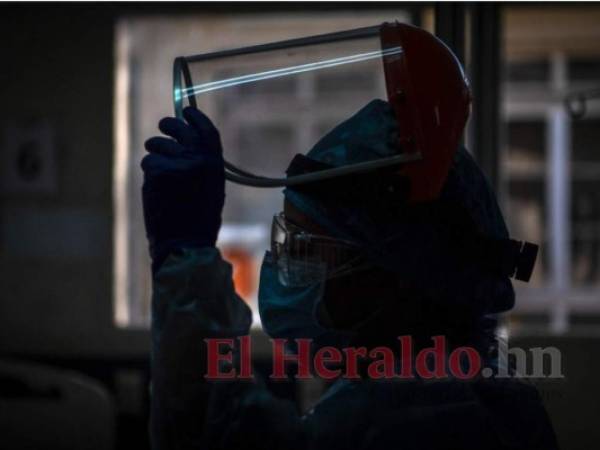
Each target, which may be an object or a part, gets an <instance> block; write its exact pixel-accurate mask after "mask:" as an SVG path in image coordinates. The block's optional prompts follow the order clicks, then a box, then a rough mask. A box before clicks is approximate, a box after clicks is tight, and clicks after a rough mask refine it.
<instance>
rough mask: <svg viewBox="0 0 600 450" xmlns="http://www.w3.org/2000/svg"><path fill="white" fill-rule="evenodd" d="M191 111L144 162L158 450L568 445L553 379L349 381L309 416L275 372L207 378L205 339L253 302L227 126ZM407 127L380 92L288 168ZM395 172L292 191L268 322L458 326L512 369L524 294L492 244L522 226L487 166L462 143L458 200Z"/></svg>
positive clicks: (316, 338) (363, 337)
mask: <svg viewBox="0 0 600 450" xmlns="http://www.w3.org/2000/svg"><path fill="white" fill-rule="evenodd" d="M184 117H185V122H184V121H180V120H177V119H174V118H165V119H162V120H161V121H160V123H159V129H160V130H161V131H162V132H163V133H164V134H166V135H167V136H169V137H170V138H167V137H154V138H151V139H150V140H148V141H147V142H146V149H147V150H148V152H149V154H148V155H147V156H146V157H145V158H144V159H143V161H142V168H143V170H144V185H143V205H144V212H145V221H146V229H147V235H148V239H149V242H150V254H151V257H152V263H153V298H152V336H153V348H152V408H151V427H150V428H151V436H152V443H153V448H155V449H162V450H164V449H196V448H198V449H200V448H202V449H208V448H210V449H233V448H235V449H254V448H256V449H264V450H266V449H328V450H333V449H381V448H398V449H437V448H439V449H469V448H473V449H482V448H486V449H512V448H524V449H525V448H526V449H545V450H548V449H553V448H557V444H556V441H555V438H554V434H553V430H552V427H551V425H550V423H549V421H548V418H547V415H546V413H545V411H544V408H543V406H542V403H541V400H540V397H539V395H538V393H537V391H536V389H535V388H534V387H532V386H531V385H529V384H526V383H524V382H522V381H518V380H516V379H513V378H509V379H502V380H499V379H491V378H490V379H486V378H483V377H476V378H475V379H473V380H470V381H468V382H465V381H461V380H457V379H454V378H453V377H451V376H450V377H446V378H442V379H436V380H424V379H422V378H420V377H418V376H416V377H414V378H411V379H408V380H405V379H402V380H394V379H389V380H372V379H369V378H368V377H362V378H360V379H345V378H340V379H338V380H337V381H335V382H334V383H333V384H332V385H331V386H330V387H329V388H328V390H327V392H326V393H325V395H324V396H323V397H322V398H321V399H320V401H319V402H318V403H317V404H316V406H315V407H314V408H313V409H312V410H311V411H310V412H308V413H307V414H306V415H303V416H301V415H299V414H298V412H297V410H296V407H295V405H294V404H293V403H292V402H291V401H288V400H283V399H279V398H276V397H274V396H273V395H272V394H271V393H270V392H269V391H268V389H267V388H266V387H265V385H264V384H263V383H262V382H261V380H259V379H256V380H254V381H253V382H248V381H247V380H246V381H244V380H219V381H209V380H207V379H206V378H205V377H204V374H205V373H206V370H207V368H206V359H207V354H206V353H207V349H206V345H205V341H204V340H205V339H207V338H213V337H219V338H224V337H236V336H242V335H246V334H248V332H249V327H250V323H251V313H250V310H249V308H248V307H247V306H246V304H245V303H244V302H243V301H242V300H241V299H240V298H239V297H238V295H237V294H236V292H235V289H234V286H233V283H232V273H231V267H230V265H229V264H228V263H227V262H225V261H224V260H223V259H222V258H221V255H220V253H219V251H218V249H217V248H215V242H216V238H217V234H218V230H219V226H220V223H221V210H222V207H223V203H224V198H225V196H224V177H223V158H222V149H221V144H220V138H219V132H218V131H217V129H216V128H215V127H214V125H213V124H212V123H211V121H210V120H209V119H208V118H207V117H206V116H205V115H204V114H203V113H201V112H200V111H198V110H197V109H195V108H191V107H189V108H187V109H185V110H184ZM396 127H397V125H396V121H395V120H394V114H393V111H392V109H391V107H390V105H389V104H388V103H386V102H384V101H381V100H375V101H372V102H371V103H369V104H368V105H367V106H365V107H364V108H363V109H362V110H360V111H359V112H358V113H356V114H355V115H354V116H353V117H351V118H350V119H348V120H347V121H345V122H343V123H342V124H340V125H339V126H338V127H336V128H335V129H333V130H332V131H331V132H330V133H329V134H327V135H326V136H325V137H324V138H322V139H321V140H320V141H319V142H318V143H317V144H316V145H315V146H314V147H313V148H312V149H311V150H310V151H309V152H308V153H307V155H306V156H304V155H300V156H297V157H296V158H295V159H294V161H292V164H291V165H290V168H289V169H288V174H292V173H298V172H306V171H310V170H319V169H320V168H323V167H332V166H334V167H335V166H339V165H343V164H349V163H351V162H354V161H366V160H369V159H373V158H378V157H381V156H385V155H389V154H390V153H393V152H397V151H398V149H397V147H396V146H394V145H393V142H394V135H395V134H396V133H397V130H396ZM381 179H385V176H384V175H382V174H381V173H377V174H375V175H370V176H369V175H365V177H364V179H359V178H357V177H352V179H350V180H346V182H344V181H343V180H335V181H330V182H327V183H326V184H325V185H318V186H312V187H311V186H304V187H302V186H298V187H294V188H287V189H286V190H285V192H284V195H285V203H284V211H283V213H281V214H277V215H276V216H275V217H274V220H273V236H272V246H271V251H269V252H267V254H266V255H265V258H264V261H263V265H262V268H261V277H260V287H259V310H260V314H261V319H262V323H263V327H264V329H265V331H266V332H267V334H269V335H270V336H271V337H274V338H289V339H295V338H311V339H313V345H314V346H315V347H316V348H318V347H322V346H324V345H332V346H337V347H338V348H343V347H344V346H349V345H351V346H365V347H367V348H374V347H375V346H381V345H388V344H389V345H390V348H394V347H397V337H398V336H400V335H411V336H412V337H413V339H414V345H415V347H416V348H417V349H418V348H423V347H427V346H430V345H431V338H432V336H435V335H444V336H446V337H447V342H448V349H447V350H448V351H450V350H451V349H452V348H456V347H457V346H464V345H469V346H472V347H474V348H476V349H477V350H478V351H479V352H480V354H481V355H482V358H483V363H484V366H486V367H497V366H498V364H500V362H499V359H498V355H497V352H496V351H495V347H496V346H495V342H496V340H495V337H494V328H495V324H496V319H495V317H494V314H496V313H499V312H502V311H506V310H509V309H510V308H511V307H512V306H513V304H514V291H513V288H512V285H511V282H510V280H509V276H510V274H509V273H508V272H510V271H508V272H507V271H506V270H504V269H503V267H502V264H501V263H499V262H498V261H497V259H498V258H496V257H493V258H492V257H489V256H488V254H492V250H490V249H493V243H494V242H496V240H498V239H505V238H507V236H508V233H507V229H506V226H505V223H504V220H503V218H502V214H501V212H500V209H499V207H498V205H497V202H496V199H495V196H494V194H493V191H492V190H491V188H490V186H489V185H488V183H487V181H486V179H485V177H484V176H483V174H482V172H481V171H480V170H479V168H478V167H477V165H476V163H475V162H474V161H473V159H472V158H471V157H470V155H469V154H468V152H467V151H466V150H464V149H459V150H458V151H457V152H456V155H455V157H454V161H453V165H452V168H451V170H450V173H449V174H448V178H447V180H446V182H445V184H444V188H443V190H442V193H441V195H440V198H439V199H438V200H436V201H434V202H427V203H426V204H417V205H409V204H407V203H406V202H403V201H401V200H399V198H401V191H402V186H401V184H399V185H394V184H392V186H396V187H397V188H398V189H397V191H395V190H394V189H392V190H391V191H390V189H389V186H390V184H389V183H383V184H382V183H379V180H381ZM335 183H338V184H335ZM340 183H341V184H340ZM382 186H383V188H382ZM290 243H293V244H294V245H290ZM490 243H492V244H490ZM232 364H235V359H234V361H233V363H232Z"/></svg>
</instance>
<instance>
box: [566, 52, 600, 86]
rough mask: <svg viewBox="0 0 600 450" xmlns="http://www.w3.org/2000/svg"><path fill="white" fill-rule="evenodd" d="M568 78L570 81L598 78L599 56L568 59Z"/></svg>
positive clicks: (593, 80)
mask: <svg viewBox="0 0 600 450" xmlns="http://www.w3.org/2000/svg"><path fill="white" fill-rule="evenodd" d="M569 78H570V79H571V80H572V81H591V82H598V81H599V80H600V57H596V58H593V59H592V58H574V59H571V60H570V61H569Z"/></svg>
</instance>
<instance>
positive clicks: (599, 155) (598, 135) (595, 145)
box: [571, 119, 600, 175]
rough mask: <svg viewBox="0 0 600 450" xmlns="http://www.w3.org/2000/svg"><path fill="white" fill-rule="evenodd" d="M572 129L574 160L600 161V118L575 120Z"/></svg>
mask: <svg viewBox="0 0 600 450" xmlns="http://www.w3.org/2000/svg"><path fill="white" fill-rule="evenodd" d="M571 130H572V131H571V139H572V144H571V145H572V149H571V151H572V156H573V161H574V162H592V161H593V162H600V119H593V120H576V121H573V123H572V128H571ZM599 175H600V174H599Z"/></svg>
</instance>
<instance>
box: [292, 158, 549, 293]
mask: <svg viewBox="0 0 600 450" xmlns="http://www.w3.org/2000/svg"><path fill="white" fill-rule="evenodd" d="M331 167H332V166H331V165H329V164H326V163H323V162H321V161H316V160H314V159H311V158H309V157H307V156H305V155H302V154H297V155H296V156H295V157H294V158H293V159H292V162H291V163H290V166H289V167H288V169H287V171H286V173H287V174H288V176H293V175H299V174H303V173H309V172H315V171H319V170H326V169H330V168H331ZM408 188H409V185H408V180H407V179H405V178H403V177H399V176H398V175H397V173H396V172H394V171H391V170H387V171H386V170H385V169H381V170H378V171H376V172H372V173H368V174H363V175H354V176H347V177H339V178H337V179H330V180H323V181H317V182H314V183H309V184H305V185H301V186H297V187H294V188H293V189H295V190H297V191H299V192H303V193H306V194H308V195H311V194H314V195H317V196H318V198H319V199H320V200H322V201H323V202H336V203H338V204H339V203H344V202H348V203H356V202H357V201H358V202H359V203H363V204H369V205H370V207H373V208H378V209H380V210H381V211H388V212H390V211H394V210H395V209H396V207H398V206H403V205H406V199H407V193H408ZM456 228H458V229H462V230H465V229H467V230H468V229H471V227H469V226H466V227H463V226H460V225H458V226H457V227H456ZM467 233H468V236H467V241H468V242H469V245H467V247H469V248H468V249H467V248H464V250H465V251H469V252H470V253H471V254H473V256H474V257H475V258H477V259H478V260H480V261H481V262H482V263H483V264H485V265H486V266H487V267H489V269H490V270H491V271H493V272H495V273H498V274H500V275H502V276H506V277H510V278H515V279H517V280H520V281H525V282H528V281H529V280H530V279H531V274H532V273H533V269H534V267H535V262H536V260H537V255H538V250H539V247H538V245H536V244H533V243H531V242H525V241H517V240H514V239H492V238H488V237H485V236H482V235H481V234H479V233H477V232H475V231H467Z"/></svg>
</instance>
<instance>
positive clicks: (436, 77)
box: [173, 22, 470, 202]
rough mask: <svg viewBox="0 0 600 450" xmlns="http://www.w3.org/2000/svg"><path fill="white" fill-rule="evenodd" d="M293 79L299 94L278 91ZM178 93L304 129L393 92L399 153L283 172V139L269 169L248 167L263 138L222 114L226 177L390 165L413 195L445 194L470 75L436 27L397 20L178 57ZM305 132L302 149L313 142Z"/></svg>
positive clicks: (316, 175)
mask: <svg viewBox="0 0 600 450" xmlns="http://www.w3.org/2000/svg"><path fill="white" fill-rule="evenodd" d="M339 75H344V76H345V77H344V76H342V77H340V76H339ZM353 76H354V83H356V85H357V88H356V89H354V88H353V87H352V86H350V89H349V86H347V85H345V83H347V82H349V83H351V84H352V80H353V78H352V77H353ZM336 80H338V81H336ZM339 80H346V81H345V82H339ZM348 80H350V81H348ZM367 82H368V83H370V85H371V86H372V89H370V90H361V89H360V85H361V83H367ZM292 89H293V91H294V93H295V94H294V95H293V96H289V97H288V100H287V101H286V102H284V103H283V104H282V102H281V101H279V102H278V101H276V100H275V98H276V96H274V95H273V93H274V92H275V93H276V92H278V91H286V90H292ZM173 96H174V106H175V114H176V116H177V117H181V115H182V110H183V108H184V107H185V106H187V105H190V106H194V107H198V108H200V109H203V110H204V111H206V112H208V113H209V115H211V111H212V110H219V112H221V113H223V115H228V117H233V118H235V116H236V115H238V116H239V115H243V116H244V118H245V119H248V120H250V122H255V123H257V124H260V122H261V116H262V114H263V112H264V111H265V110H269V112H271V113H273V112H275V113H276V116H278V117H285V118H287V119H288V120H291V121H292V123H294V122H296V123H298V124H302V126H298V127H297V128H298V133H300V134H302V133H304V134H305V135H306V134H307V133H308V132H307V130H308V131H310V130H311V126H312V128H313V130H314V128H315V127H318V126H319V124H321V123H327V122H329V123H331V122H332V121H335V120H338V121H342V120H344V119H345V118H347V117H349V116H350V115H352V113H354V112H355V111H356V110H358V109H359V107H360V106H362V105H364V104H366V103H368V102H369V101H370V100H372V99H373V98H374V97H378V98H383V99H387V101H388V102H389V104H390V105H391V106H392V108H393V110H394V115H395V117H396V120H397V122H398V137H397V143H396V145H397V148H398V152H397V154H395V155H393V156H387V157H382V158H379V159H375V160H372V161H367V162H361V163H354V164H348V165H344V166H339V167H333V168H326V169H323V170H318V171H313V172H310V173H301V174H296V175H289V174H288V176H287V177H285V176H284V175H283V174H284V171H285V167H287V163H289V158H285V162H284V163H283V164H281V165H280V166H279V167H278V166H277V164H276V163H277V161H278V160H279V159H281V158H280V155H278V153H282V150H281V149H279V150H278V149H277V148H274V149H272V152H271V154H270V155H269V156H268V157H267V158H264V162H263V166H261V168H262V170H263V171H264V172H261V173H254V172H252V171H250V170H248V169H247V168H244V167H243V165H244V162H245V161H246V162H247V161H249V160H251V159H252V158H253V155H259V154H264V146H265V145H266V144H265V143H264V142H263V143H260V140H258V141H256V140H254V141H253V140H252V139H243V138H244V133H241V132H239V130H238V132H237V133H234V132H233V130H231V129H227V127H222V126H220V124H219V122H218V120H217V123H216V125H217V127H219V128H220V129H221V133H222V137H227V139H228V138H229V134H235V135H236V136H238V142H237V148H238V149H239V151H238V152H237V155H232V154H229V155H228V154H227V153H225V155H224V156H225V168H226V178H227V179H228V180H229V181H232V182H235V183H239V184H243V185H247V186H255V187H282V186H298V185H308V184H310V183H317V182H322V181H324V180H334V179H341V177H348V176H354V175H358V174H365V173H369V172H373V171H378V170H381V169H385V170H386V172H389V171H392V172H394V174H395V175H396V176H400V177H402V178H403V179H405V180H406V181H407V184H408V186H409V188H408V189H407V191H406V192H407V199H406V200H407V201H409V202H419V201H427V200H433V199H435V198H437V196H438V195H439V193H440V191H441V188H442V186H443V184H444V181H445V179H446V176H447V174H448V170H449V168H450V165H451V163H452V158H453V155H454V153H455V152H456V149H457V147H458V144H459V141H460V138H461V135H462V132H463V129H464V126H465V123H466V120H467V118H468V115H469V105H470V91H469V88H468V83H467V81H466V79H465V76H464V73H463V71H462V68H461V66H460V63H459V62H458V60H457V59H456V57H455V56H454V55H453V54H452V52H451V51H450V50H449V49H448V48H447V47H446V46H445V45H444V44H443V43H442V42H441V41H440V40H439V39H437V38H436V37H435V36H433V35H431V34H430V33H428V32H426V31H424V30H421V29H419V28H416V27H413V26H410V25H406V24H401V23H397V22H396V23H384V24H382V25H378V26H373V27H367V28H360V29H355V30H349V31H343V32H337V33H331V34H325V35H319V36H311V37H305V38H301V39H293V40H288V41H282V42H276V43H271V44H265V45H257V46H252V47H245V48H239V49H233V50H226V51H220V52H214V53H208V54H201V55H194V56H182V57H178V58H176V59H175V62H174V86H173ZM315 97H318V98H315ZM211 116H213V115H211ZM231 122H233V123H235V120H232V121H230V122H229V123H231ZM251 133H252V131H249V132H248V133H246V134H251ZM308 134H310V133H308ZM240 136H241V138H242V140H243V141H244V142H243V143H240V142H239V137H240ZM227 139H225V142H224V144H225V145H224V147H225V149H227V148H228V142H227ZM299 141H300V142H303V140H302V136H300V137H299ZM304 141H305V142H304V144H305V148H299V149H298V150H299V153H302V152H305V151H306V150H307V149H308V148H310V146H311V145H312V144H313V142H311V141H310V139H304ZM255 142H256V143H255ZM225 151H226V152H227V150H225Z"/></svg>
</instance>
